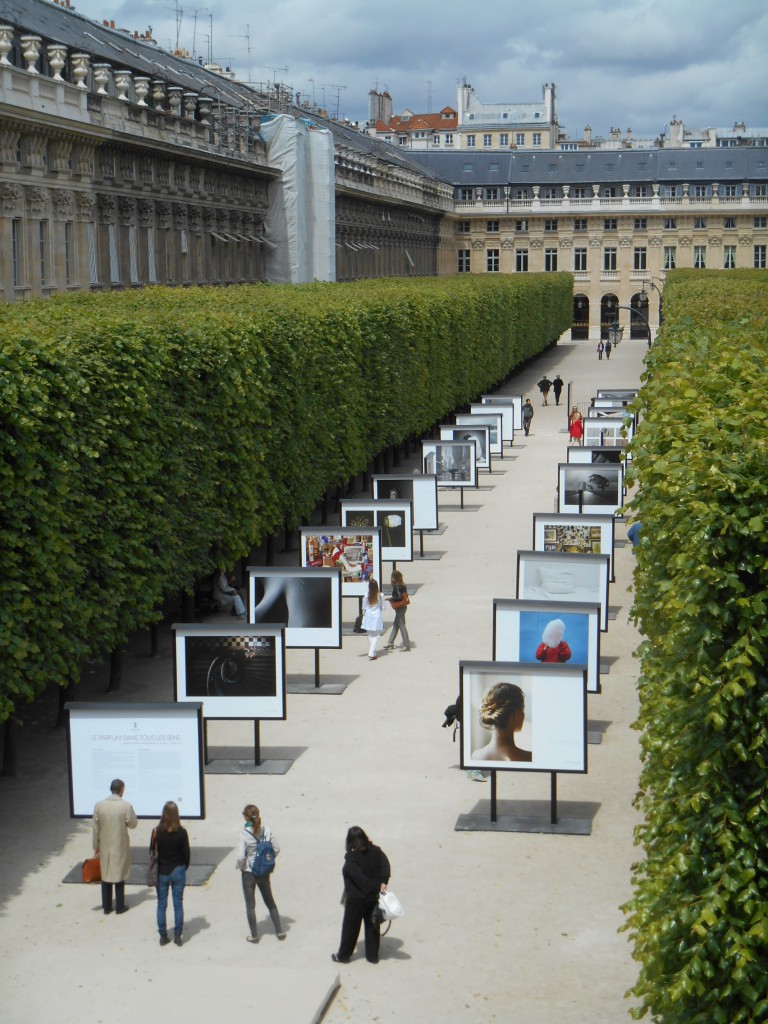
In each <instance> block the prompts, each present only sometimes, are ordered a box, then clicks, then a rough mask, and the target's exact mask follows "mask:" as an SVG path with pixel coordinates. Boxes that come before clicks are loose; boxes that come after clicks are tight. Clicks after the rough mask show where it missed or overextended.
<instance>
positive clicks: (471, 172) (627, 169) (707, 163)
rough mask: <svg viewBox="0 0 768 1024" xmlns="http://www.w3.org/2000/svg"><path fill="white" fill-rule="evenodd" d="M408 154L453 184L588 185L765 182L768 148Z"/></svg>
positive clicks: (767, 176) (414, 152) (767, 167)
mask: <svg viewBox="0 0 768 1024" xmlns="http://www.w3.org/2000/svg"><path fill="white" fill-rule="evenodd" d="M410 155H411V158H412V159H413V160H416V161H417V162H418V163H420V164H421V165H422V166H423V167H424V168H428V169H429V170H430V171H431V172H432V173H433V174H434V175H436V176H437V177H438V178H441V179H442V180H443V181H446V182H450V183H451V184H452V185H454V186H461V185H498V184H507V183H510V184H515V185H520V184H525V183H526V182H530V183H531V184H536V185H579V184H585V185H589V184H592V183H593V182H595V183H597V182H609V183H611V182H612V183H616V184H622V183H629V184H632V183H633V182H644V183H647V182H654V181H656V182H665V181H674V182H683V181H689V182H702V181H706V182H715V181H716V182H726V181H737V182H741V181H765V180H768V149H763V148H759V147H754V146H740V147H733V148H729V147H726V148H722V149H642V150H631V149H628V150H618V151H616V150H605V151H598V152H593V153H584V152H575V153H572V152H567V153H561V152H557V151H551V150H548V151H542V152H536V153H533V152H530V151H529V150H517V151H513V152H495V153H494V152H488V153H474V152H467V151H461V152H453V153H438V152H419V151H415V150H414V151H411V154H410Z"/></svg>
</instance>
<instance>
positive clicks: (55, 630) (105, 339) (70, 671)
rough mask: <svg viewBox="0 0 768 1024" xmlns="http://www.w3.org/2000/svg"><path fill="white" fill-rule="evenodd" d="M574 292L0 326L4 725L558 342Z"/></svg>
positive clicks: (554, 279)
mask: <svg viewBox="0 0 768 1024" xmlns="http://www.w3.org/2000/svg"><path fill="white" fill-rule="evenodd" d="M571 302H572V279H571V277H570V275H567V274H547V275H541V276H535V275H531V276H530V277H528V276H525V277H523V276H520V277H514V278H507V277H494V278H485V277H482V278H481V277H470V276H469V275H467V277H461V278H445V279H436V280H418V281H406V280H402V281H393V280H386V281H370V282H359V283H355V284H351V285H332V284H317V285H307V286H302V287H272V286H268V285H263V286H258V285H257V286H249V287H242V288H232V289H224V290H217V289H200V290H196V291H181V290H178V289H161V288H153V289H146V290H142V291H139V292H130V293H128V292H123V293H117V294H107V295H102V294H94V295H90V294H82V295H76V296H68V297H57V298H53V299H50V300H47V301H45V302H31V303H24V304H14V305H9V306H5V307H3V308H1V309H0V330H1V331H2V338H3V341H2V347H1V350H0V400H1V401H0V416H1V417H2V428H3V429H2V436H0V448H1V450H2V462H0V506H2V510H3V517H2V521H1V522H0V721H4V720H5V719H6V718H7V717H8V716H9V715H10V714H11V712H12V710H13V706H14V703H15V702H16V701H17V700H20V699H21V700H31V699H33V698H34V697H35V696H36V695H37V694H38V693H40V692H41V691H42V689H43V688H44V687H45V686H46V685H48V684H49V683H57V684H59V685H62V686H64V685H67V684H68V683H70V682H75V681H77V679H78V678H79V672H80V667H81V664H82V662H83V660H84V659H87V658H92V657H95V656H100V655H102V654H104V653H106V652H108V651H110V650H112V649H113V648H114V647H115V646H117V645H118V644H119V643H121V642H123V641H124V640H125V638H126V637H127V636H128V635H130V633H131V632H133V631H134V630H135V629H136V628H137V627H141V626H145V625H148V624H149V623H151V622H152V621H155V620H156V619H157V618H158V617H159V612H158V609H159V608H160V606H161V604H162V601H163V599H164V598H165V597H166V596H167V595H168V594H170V593H171V592H173V591H178V589H179V588H181V589H184V590H186V591H187V592H189V591H191V589H192V587H193V584H194V580H195V579H196V578H198V577H200V576H202V575H203V574H205V573H207V572H209V571H210V570H212V569H213V568H214V566H215V565H216V564H217V563H220V564H232V563H233V562H234V561H235V560H236V559H237V558H239V557H241V556H243V555H245V554H247V553H248V552H249V551H250V550H251V549H252V547H253V546H254V545H258V544H259V543H260V542H261V541H262V540H263V539H264V538H265V537H267V536H270V535H272V534H274V533H275V532H276V530H277V529H278V528H279V527H281V526H282V525H283V524H286V523H287V524H288V525H289V526H291V527H294V526H298V525H299V524H300V523H302V522H304V521H306V520H307V518H308V517H309V516H310V515H311V513H312V511H313V509H314V507H315V505H316V502H317V500H318V499H319V498H320V497H321V496H322V495H323V494H324V493H325V492H326V491H327V489H328V488H329V487H330V486H332V485H334V484H339V483H342V482H343V481H345V480H347V479H349V478H350V477H351V476H353V475H354V474H356V473H358V472H360V471H361V470H364V469H365V468H366V467H367V465H368V464H369V462H370V460H371V459H372V458H373V457H374V456H375V455H376V454H377V453H379V452H380V451H382V450H383V449H385V448H387V447H388V446H390V445H394V444H397V443H399V442H401V441H403V440H405V439H406V438H408V437H411V436H419V435H420V434H422V433H423V432H424V431H425V430H426V429H427V428H428V427H429V426H430V425H431V424H433V423H435V422H436V421H437V420H438V419H439V418H440V417H442V416H444V415H445V414H446V413H447V412H449V411H450V410H452V409H454V408H456V407H457V406H459V405H461V404H464V403H466V402H467V401H469V400H471V399H472V398H474V397H475V396H476V395H477V394H478V393H479V392H480V391H482V390H483V389H484V388H487V387H490V386H492V385H493V384H495V383H496V382H498V381H500V380H501V379H503V378H504V377H506V376H507V375H508V374H509V373H510V371H511V370H512V369H514V367H515V366H517V365H519V364H520V363H522V362H524V361H526V360H528V359H530V358H531V357H532V356H534V355H535V354H536V353H538V352H540V351H541V350H543V349H544V348H545V347H546V346H547V345H549V344H550V343H551V342H552V341H553V340H554V339H556V338H557V337H558V335H559V334H560V333H562V331H563V330H564V329H565V328H566V327H567V326H568V324H569V323H570V318H571Z"/></svg>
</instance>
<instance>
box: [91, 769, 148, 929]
mask: <svg viewBox="0 0 768 1024" xmlns="http://www.w3.org/2000/svg"><path fill="white" fill-rule="evenodd" d="M109 791H110V795H109V796H108V797H107V798H106V800H99V802H98V803H97V804H96V806H95V807H94V809H93V853H94V856H95V857H98V858H99V860H100V864H101V906H102V910H103V911H104V913H105V914H111V913H112V887H113V886H114V890H115V911H116V913H118V914H124V913H125V912H126V911H127V910H128V909H129V907H128V906H126V903H125V883H126V880H127V879H128V878H130V876H131V841H130V839H129V838H128V829H129V828H136V826H137V825H138V823H139V822H138V819H137V817H136V812H135V811H134V809H133V807H132V806H131V804H129V803H128V801H127V800H123V793H124V792H125V783H124V782H123V780H122V779H113V780H112V782H111V783H110V787H109Z"/></svg>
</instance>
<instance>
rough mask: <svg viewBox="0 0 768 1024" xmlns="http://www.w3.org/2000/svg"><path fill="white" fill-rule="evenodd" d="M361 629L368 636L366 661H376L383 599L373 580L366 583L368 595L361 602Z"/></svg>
mask: <svg viewBox="0 0 768 1024" xmlns="http://www.w3.org/2000/svg"><path fill="white" fill-rule="evenodd" d="M363 629H364V630H365V632H366V633H367V634H368V660H369V661H376V657H377V655H376V645H377V644H378V642H379V637H380V636H381V634H382V633H383V632H384V598H383V597H382V596H381V593H380V591H379V584H378V581H377V580H374V579H371V580H369V581H368V594H367V596H366V598H365V600H364V601H363Z"/></svg>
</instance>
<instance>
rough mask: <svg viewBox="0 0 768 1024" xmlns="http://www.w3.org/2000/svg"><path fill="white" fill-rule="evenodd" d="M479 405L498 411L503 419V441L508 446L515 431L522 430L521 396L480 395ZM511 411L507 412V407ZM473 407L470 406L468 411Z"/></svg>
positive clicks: (512, 439)
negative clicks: (510, 408)
mask: <svg viewBox="0 0 768 1024" xmlns="http://www.w3.org/2000/svg"><path fill="white" fill-rule="evenodd" d="M480 403H481V405H484V406H489V405H492V406H494V407H495V408H497V409H498V410H499V412H500V413H501V414H502V416H503V417H504V425H503V428H502V429H503V431H504V438H503V439H504V441H508V442H509V444H512V442H513V441H514V439H515V431H516V430H522V429H523V396H522V395H481V396H480ZM510 406H511V407H512V411H511V412H510V411H509V407H510ZM472 408H473V406H470V411H471V410H472Z"/></svg>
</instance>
